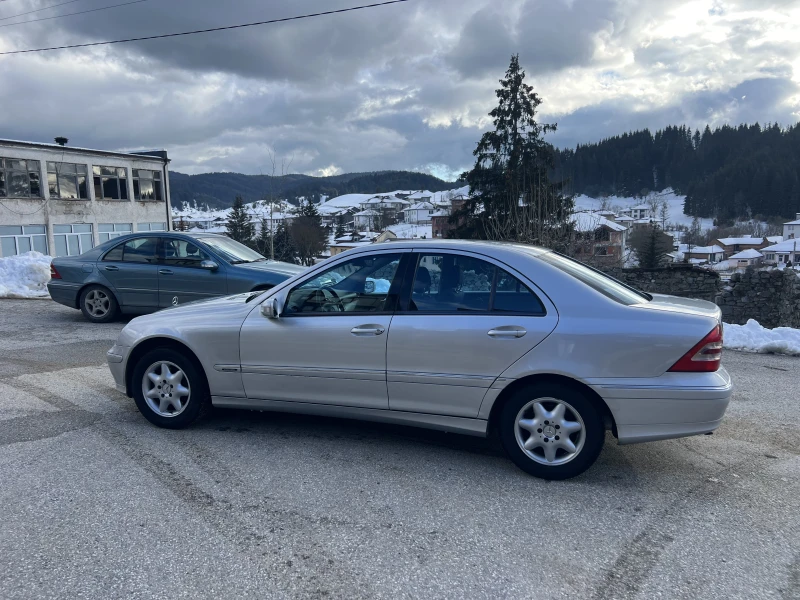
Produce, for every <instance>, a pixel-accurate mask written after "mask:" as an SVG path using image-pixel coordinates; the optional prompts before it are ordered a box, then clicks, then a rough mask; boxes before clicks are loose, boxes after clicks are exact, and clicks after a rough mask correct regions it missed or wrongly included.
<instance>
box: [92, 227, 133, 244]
mask: <svg viewBox="0 0 800 600" xmlns="http://www.w3.org/2000/svg"><path fill="white" fill-rule="evenodd" d="M97 233H98V237H99V238H100V243H101V244H102V243H103V242H107V241H108V240H112V239H114V238H118V237H119V236H121V235H127V234H129V233H133V225H132V224H131V223H100V224H99V225H98V226H97Z"/></svg>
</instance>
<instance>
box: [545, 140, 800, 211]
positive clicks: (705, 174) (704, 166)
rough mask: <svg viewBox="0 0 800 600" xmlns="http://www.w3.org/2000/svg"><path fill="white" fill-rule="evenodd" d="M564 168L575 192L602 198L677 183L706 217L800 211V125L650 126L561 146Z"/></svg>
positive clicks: (691, 207) (559, 161) (690, 206)
mask: <svg viewBox="0 0 800 600" xmlns="http://www.w3.org/2000/svg"><path fill="white" fill-rule="evenodd" d="M556 168H557V171H558V173H557V176H558V177H559V178H567V179H569V180H570V183H569V187H570V188H571V190H572V191H574V192H575V193H578V194H587V195H589V196H595V197H596V196H600V195H603V194H617V195H621V196H635V195H640V194H642V193H643V192H644V193H646V192H647V191H650V190H656V191H661V190H663V189H664V188H667V187H671V188H673V189H674V190H675V191H676V192H677V193H679V194H685V195H686V196H687V198H686V210H685V212H686V213H687V214H691V215H696V216H699V217H718V218H720V219H731V218H735V217H743V216H749V215H753V216H755V215H761V216H764V217H778V216H780V217H794V216H795V213H797V212H800V124H797V125H794V126H792V127H789V128H788V129H781V128H780V127H779V126H778V125H767V126H766V127H761V126H760V125H758V124H755V125H740V126H739V127H730V126H723V127H720V128H717V129H714V130H712V129H710V128H709V127H708V126H706V128H705V130H704V131H702V132H701V131H699V130H695V131H694V132H692V130H691V129H689V128H687V127H685V126H682V127H677V126H674V127H667V128H666V129H664V130H659V131H656V133H655V135H653V134H652V133H651V132H650V131H649V130H647V129H645V130H643V131H634V132H632V133H626V134H623V135H618V136H615V137H612V138H608V139H606V140H603V141H601V142H599V143H596V144H582V145H580V146H578V147H577V148H576V149H575V150H571V149H570V150H558V151H557V156H556Z"/></svg>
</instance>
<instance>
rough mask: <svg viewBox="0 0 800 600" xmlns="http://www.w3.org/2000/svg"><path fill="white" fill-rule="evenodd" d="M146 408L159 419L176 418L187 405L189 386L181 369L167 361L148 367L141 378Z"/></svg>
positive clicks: (189, 393) (189, 395) (189, 392)
mask: <svg viewBox="0 0 800 600" xmlns="http://www.w3.org/2000/svg"><path fill="white" fill-rule="evenodd" d="M142 394H143V395H144V399H145V402H147V406H148V407H149V408H150V410H152V411H153V412H154V413H156V414H157V415H158V416H160V417H177V416H178V415H179V414H181V413H182V412H183V411H184V410H186V407H187V406H188V405H189V399H190V398H191V386H190V385H189V379H188V377H186V374H185V373H184V372H183V371H182V370H181V368H180V367H179V366H178V365H176V364H175V363H172V362H169V361H158V362H155V363H153V364H152V365H150V366H149V367H148V368H147V370H146V371H145V372H144V376H143V377H142Z"/></svg>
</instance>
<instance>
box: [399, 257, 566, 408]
mask: <svg viewBox="0 0 800 600" xmlns="http://www.w3.org/2000/svg"><path fill="white" fill-rule="evenodd" d="M413 261H415V262H416V265H415V267H414V266H412V269H411V270H413V272H414V277H413V279H410V280H409V284H408V285H407V286H404V288H406V289H404V291H403V297H402V298H401V301H400V307H399V310H398V311H397V312H396V314H395V316H394V318H393V320H392V327H391V330H390V332H389V341H388V342H389V343H388V347H387V382H388V387H389V407H390V408H391V409H392V410H402V411H411V412H421V413H434V414H441V415H450V416H458V417H470V418H475V417H477V416H478V411H479V409H480V405H481V402H482V401H483V397H484V396H485V395H486V391H487V390H488V389H489V387H491V385H492V383H493V382H494V380H495V379H496V378H497V377H498V376H499V375H500V374H501V373H502V372H503V371H505V370H506V369H507V368H508V367H509V366H511V365H512V364H513V363H514V362H516V361H517V360H519V359H520V358H521V357H522V356H523V355H524V354H526V353H527V352H528V351H530V350H531V349H532V348H534V347H536V346H537V345H538V344H539V343H540V342H542V341H543V340H544V339H545V338H546V337H547V336H548V335H550V333H551V332H552V331H553V329H555V326H556V324H557V322H558V317H557V315H556V312H555V309H554V308H553V307H552V305H550V304H549V301H547V300H543V299H540V296H539V295H537V294H536V293H534V292H533V291H532V290H531V288H530V287H529V286H527V285H526V284H524V283H523V282H522V281H520V279H519V278H518V277H515V276H514V275H512V274H511V273H510V272H508V270H506V269H504V268H501V267H500V266H499V265H496V264H494V263H492V262H489V261H488V260H485V259H484V258H483V257H480V258H479V257H477V256H474V255H469V254H466V253H453V252H440V251H436V252H431V253H424V254H414V258H413ZM542 298H543V295H542ZM548 307H549V308H548Z"/></svg>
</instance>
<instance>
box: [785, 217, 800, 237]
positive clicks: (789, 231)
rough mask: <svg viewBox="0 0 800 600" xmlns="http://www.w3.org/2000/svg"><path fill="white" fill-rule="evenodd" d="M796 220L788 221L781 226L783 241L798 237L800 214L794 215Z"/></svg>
mask: <svg viewBox="0 0 800 600" xmlns="http://www.w3.org/2000/svg"><path fill="white" fill-rule="evenodd" d="M795 216H796V217H797V218H796V219H795V220H794V221H789V222H788V223H784V224H783V239H784V240H791V239H795V238H799V237H800V213H797V214H796V215H795Z"/></svg>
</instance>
